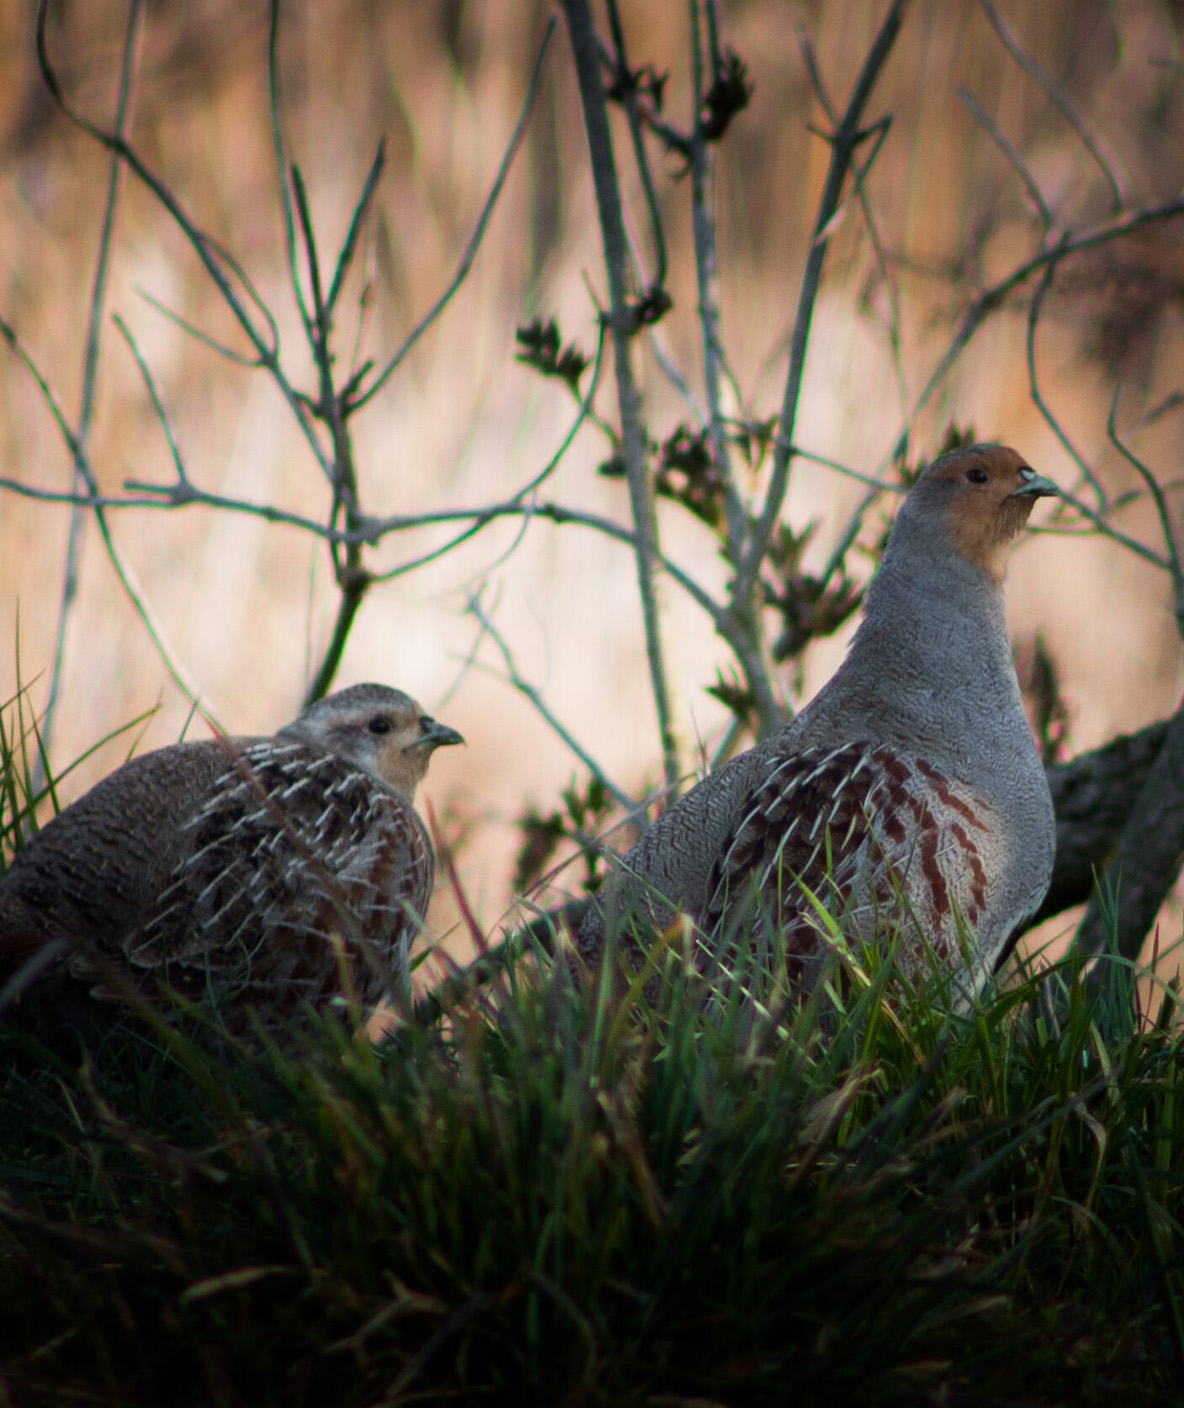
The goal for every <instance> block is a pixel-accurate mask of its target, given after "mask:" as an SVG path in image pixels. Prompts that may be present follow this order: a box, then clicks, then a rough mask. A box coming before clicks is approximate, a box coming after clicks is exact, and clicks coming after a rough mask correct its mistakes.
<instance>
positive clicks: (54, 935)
mask: <svg viewBox="0 0 1184 1408" xmlns="http://www.w3.org/2000/svg"><path fill="white" fill-rule="evenodd" d="M230 746H231V745H230V744H228V743H227V742H225V741H214V740H203V741H200V742H193V743H177V744H173V745H172V746H171V747H167V748H161V749H158V750H157V751H156V752H154V753H146V754H144V755H143V756H142V757H139V758H133V759H132V760H131V761H130V762H127V763H125V764H124V765H123V766H122V767H121V768H119V769H117V770H116V771H115V772H113V773H111V774H110V775H109V776H108V777H105V778H103V780H102V781H101V782H99V783H98V784H97V785H96V786H95V787H93V788H92V789H91V790H90V791H89V792H87V793H86V795H85V796H83V797H80V798H79V799H78V801H76V802H75V803H74V804H73V805H72V806H70V807H68V808H67V809H66V810H65V811H63V812H62V814H61V815H60V816H58V817H55V818H54V819H53V820H52V821H50V822H47V823H46V825H45V826H43V827H42V828H41V830H40V831H38V832H37V833H36V834H35V835H34V836H32V837H30V839H29V841H28V842H27V843H26V845H25V846H24V847H23V848H22V849H21V850H20V851H18V853H17V854H16V856H15V857H14V858H13V861H12V863H11V864H10V866H9V868H8V872H7V874H6V875H5V877H4V882H3V884H2V885H0V970H3V969H4V968H5V967H7V966H11V965H13V964H15V963H19V961H20V960H21V959H22V958H23V957H24V956H26V955H28V954H30V953H33V952H35V951H36V950H37V949H39V948H41V947H42V945H44V944H47V943H51V942H52V941H54V940H55V939H56V940H65V941H66V942H70V943H82V944H84V945H86V946H89V947H91V948H93V949H95V950H97V951H98V952H99V953H105V954H108V955H111V956H115V955H118V954H119V953H120V952H121V945H122V941H123V939H124V938H125V937H126V935H127V934H128V933H129V932H130V931H131V930H133V929H135V928H136V927H137V926H138V925H139V924H140V922H141V920H142V918H143V915H144V911H145V907H146V906H147V905H148V904H149V903H151V901H152V899H153V898H154V897H155V895H156V893H157V891H158V890H159V889H160V888H161V887H162V886H163V885H165V884H167V883H168V878H169V876H170V874H171V872H172V870H173V867H174V865H175V864H176V860H177V851H178V848H179V845H180V837H179V832H178V827H177V816H178V815H184V814H185V811H186V810H187V808H188V807H189V806H190V805H191V804H192V798H193V797H194V796H198V797H200V796H202V795H204V793H205V792H206V790H207V788H209V787H210V786H211V785H212V784H213V782H214V780H215V779H216V778H217V777H218V775H219V774H220V773H221V772H223V771H224V770H225V768H226V766H227V749H228V748H229V747H230Z"/></svg>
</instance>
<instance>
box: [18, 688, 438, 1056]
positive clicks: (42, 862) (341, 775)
mask: <svg viewBox="0 0 1184 1408" xmlns="http://www.w3.org/2000/svg"><path fill="white" fill-rule="evenodd" d="M461 742H463V739H462V738H461V736H460V734H459V733H457V732H456V730H455V729H451V728H448V727H447V726H446V725H444V724H440V723H437V722H436V721H435V720H434V719H432V718H430V717H428V716H427V715H426V714H425V713H424V712H423V711H422V710H421V709H420V707H419V706H418V705H417V704H416V702H415V701H414V700H413V699H411V698H410V697H409V696H408V695H406V694H403V693H402V692H401V691H399V690H396V689H389V688H387V687H386V686H383V685H376V684H364V685H356V686H354V687H352V688H350V689H345V690H342V691H340V692H339V693H337V694H334V695H331V696H329V697H328V698H326V699H322V700H320V701H319V702H318V703H316V704H313V705H312V706H311V707H310V708H309V709H307V710H306V711H305V712H304V713H303V714H301V716H300V717H299V718H298V719H296V720H295V721H294V722H293V723H291V724H289V725H287V726H286V727H285V728H282V729H280V730H279V732H278V733H276V734H275V735H274V736H273V737H271V738H233V739H231V738H217V739H211V740H206V741H200V742H191V743H179V744H174V745H173V746H171V747H167V748H162V749H160V750H158V751H157V752H153V753H148V754H145V755H144V756H143V757H140V758H135V759H133V760H132V761H131V762H129V763H126V764H124V766H123V767H121V768H119V769H118V770H117V771H116V772H114V773H112V774H111V775H110V776H109V777H107V778H105V779H104V780H103V781H102V782H100V783H99V784H98V785H97V786H96V787H94V788H93V789H92V790H91V791H90V792H88V793H87V794H86V795H85V796H83V797H82V798H80V799H79V800H78V801H77V802H75V803H74V804H73V805H72V806H70V807H68V808H67V809H66V810H65V811H63V812H62V813H61V814H60V815H59V816H58V817H56V818H55V819H54V820H53V821H51V822H49V823H48V824H47V825H46V826H45V827H43V828H42V829H41V830H40V831H39V832H38V833H37V834H36V835H35V836H34V837H33V838H32V839H31V840H30V841H29V843H28V844H27V845H26V846H25V847H24V848H23V849H22V850H21V851H20V852H19V853H18V854H17V855H16V857H15V858H14V860H13V861H12V864H11V865H10V866H9V869H8V872H7V875H6V876H5V878H4V881H3V883H2V884H0V977H3V976H4V975H5V974H6V973H7V974H8V975H11V974H12V972H13V970H15V969H17V968H18V967H20V966H21V965H22V964H25V965H27V971H28V972H30V973H35V974H36V975H37V976H36V977H34V978H32V979H31V981H30V982H29V984H27V985H25V984H23V983H21V982H20V981H19V979H18V981H17V982H16V983H15V984H14V985H13V986H16V987H17V988H24V987H25V986H27V988H28V991H27V993H26V997H27V998H28V1000H29V1001H30V1002H33V1001H34V1000H35V999H37V998H38V997H39V996H40V997H42V998H43V999H44V1002H43V1004H42V1007H43V1010H45V1011H46V1012H47V1013H49V1014H52V1012H53V1010H54V1008H55V1005H56V1007H57V1008H58V1009H59V1010H60V1011H62V1012H80V1013H85V1012H87V1010H88V1009H89V1006H90V1003H91V1001H92V1000H93V1001H94V1002H98V1003H104V1002H106V1003H110V1004H115V1003H116V1002H117V999H118V997H119V996H120V993H121V992H124V993H126V992H127V991H129V990H136V991H138V992H140V993H141V994H143V995H144V996H146V997H148V998H149V999H152V1000H155V999H164V998H167V996H168V995H169V994H170V993H179V994H181V995H182V996H184V997H187V998H190V999H196V1000H208V1001H209V1002H211V1003H212V1004H214V1005H215V1006H217V1008H218V1011H219V1015H220V1017H221V1019H222V1020H223V1021H224V1022H225V1024H226V1025H227V1027H228V1028H229V1029H230V1030H232V1031H235V1030H245V1029H246V1028H247V1027H248V1026H249V1022H250V1019H249V1017H248V1016H247V1013H248V1010H250V1009H253V1010H254V1011H255V1012H256V1014H257V1016H258V1018H259V1020H260V1021H262V1023H263V1024H264V1025H265V1026H267V1027H270V1028H272V1029H273V1030H275V1029H278V1028H280V1027H282V1026H283V1025H284V1024H286V1023H288V1022H289V1021H291V1020H293V1019H296V1018H298V1017H299V1016H300V1014H301V1013H302V1012H303V1011H304V1010H305V1004H310V1005H311V1006H312V1007H315V1008H321V1007H325V1006H328V1005H331V1004H333V1002H334V1001H335V1000H338V999H340V998H341V997H342V996H343V995H344V994H346V993H347V992H348V993H349V994H350V995H351V996H353V997H354V998H356V1000H357V1003H358V1004H359V1006H360V1007H362V1008H366V1007H368V1006H370V1005H372V1004H373V1003H374V1002H376V1001H377V1000H378V999H379V998H380V997H382V996H383V995H384V993H385V992H386V991H388V990H389V989H390V987H391V984H392V982H393V981H394V980H395V978H396V976H397V975H398V974H399V973H400V972H401V971H402V970H403V969H404V968H405V964H406V955H407V950H408V948H409V946H410V944H411V942H412V941H413V939H414V938H415V937H416V935H417V934H418V933H419V931H420V929H421V927H422V923H423V918H424V914H425V911H426V908H427V903H428V900H429V898H430V897H431V892H432V883H433V878H434V857H433V854H432V848H431V844H430V842H429V839H428V836H427V832H426V830H425V828H424V825H423V823H422V821H421V820H420V818H419V816H418V815H417V814H416V812H415V809H414V806H413V805H412V804H413V801H414V796H415V790H416V787H417V785H418V784H419V782H420V781H421V780H422V779H423V777H424V775H425V773H426V771H427V767H428V763H429V761H430V759H431V755H432V753H433V752H434V750H435V749H436V748H438V747H441V746H446V745H449V744H454V743H461ZM22 1000H24V999H22ZM2 1016H3V1014H2V1013H0V1018H2ZM64 1020H66V1021H67V1022H68V1021H69V1020H71V1019H70V1018H69V1017H66V1018H65V1019H64Z"/></svg>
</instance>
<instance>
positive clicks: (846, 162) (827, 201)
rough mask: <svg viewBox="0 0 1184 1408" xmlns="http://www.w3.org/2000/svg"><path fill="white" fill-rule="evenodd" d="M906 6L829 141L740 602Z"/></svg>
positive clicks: (894, 12)
mask: <svg viewBox="0 0 1184 1408" xmlns="http://www.w3.org/2000/svg"><path fill="white" fill-rule="evenodd" d="M907 5H908V0H893V4H892V6H891V8H890V9H889V11H888V14H887V16H886V17H885V19H884V23H883V24H882V25H881V26H880V31H879V33H878V34H877V35H876V38H875V41H874V42H873V44H872V47H871V49H870V50H869V51H868V55H867V58H866V59H865V60H864V63H863V68H862V70H861V71H860V74H859V77H858V79H857V80H856V83H855V88H854V90H853V91H852V94H851V99H850V101H849V102H848V104H847V109H846V111H845V112H844V114H843V118H842V121H841V122H840V123H839V125H838V127H837V128H836V129H835V132H834V134H833V135H832V137H831V139H830V141H831V159H830V169H829V170H828V171H827V175H826V183H825V185H824V187H823V191H822V197H821V199H820V201H819V203H818V214H817V217H816V218H815V221H814V234H813V238H812V239H811V242H810V253H809V255H808V256H807V259H806V267H805V270H804V272H803V274H802V287H801V292H800V294H799V295H798V306H797V316H796V317H795V319H794V326H793V334H792V336H791V338H790V351H789V371H788V374H787V376H786V381H785V394H784V397H783V398H782V403H781V416H780V421H779V428H778V436H777V441H776V444H775V446H774V450H773V472H772V475H771V476H770V480H769V488H768V491H767V493H766V495H765V504H764V508H763V509H762V510H761V515H760V518H759V519H758V521H757V524H756V527H755V528H754V530H753V532H752V536H751V540H750V542H749V546H748V551H747V553H746V555H745V558H744V562H743V565H742V567H741V570H740V572H739V573H738V574H737V582H736V588H735V596H736V599H737V600H740V601H743V600H746V599H747V598H748V596H749V594H750V593H751V592H752V590H753V587H754V586H755V584H756V579H757V575H758V574H759V572H760V569H761V563H762V562H763V561H764V558H765V553H766V552H767V551H768V547H769V541H770V539H771V538H772V536H773V528H774V525H775V524H776V522H777V517H778V515H779V514H780V512H781V505H782V503H783V502H784V499H785V492H786V489H787V488H788V486H789V465H790V447H791V446H792V444H793V433H794V426H795V424H796V421H797V412H798V402H799V400H800V397H801V391H802V381H803V378H804V375H805V369H806V350H807V347H808V346H809V341H810V326H811V323H812V321H813V317H814V307H815V304H816V303H817V301H818V294H819V291H820V289H821V285H822V266H823V263H824V261H825V259H826V251H827V248H828V246H829V243H830V231H831V229H832V221H833V219H834V216H835V214H836V212H837V211H838V208H839V202H840V200H841V198H842V194H843V185H844V183H845V181H846V177H847V172H848V170H849V168H850V166H851V163H852V161H853V159H854V156H855V152H856V149H857V148H858V146H859V144H860V143H861V142H862V141H863V140H864V139H865V137H866V133H864V132H863V131H862V130H861V127H860V124H861V122H862V120H863V110H864V108H865V107H866V106H867V103H868V100H869V99H870V97H871V95H872V90H873V89H874V87H875V85H876V82H877V80H878V79H879V76H880V73H881V71H882V69H883V67H884V64H885V62H886V61H887V59H888V55H889V53H890V52H891V50H892V45H893V44H894V43H895V41H896V37H897V35H898V34H899V33H900V27H901V24H902V23H903V20H904V13H905V10H906V8H907Z"/></svg>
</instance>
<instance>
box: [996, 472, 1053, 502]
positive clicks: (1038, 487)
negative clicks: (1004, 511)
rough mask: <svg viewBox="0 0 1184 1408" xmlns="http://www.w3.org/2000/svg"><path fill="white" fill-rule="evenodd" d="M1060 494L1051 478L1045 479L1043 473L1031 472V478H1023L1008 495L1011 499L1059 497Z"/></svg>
mask: <svg viewBox="0 0 1184 1408" xmlns="http://www.w3.org/2000/svg"><path fill="white" fill-rule="evenodd" d="M1060 496H1061V491H1060V489H1058V488H1057V486H1056V485H1055V484H1054V483H1053V482H1052V480H1051V479H1046V478H1045V477H1044V475H1043V474H1033V475H1032V477H1031V479H1028V480H1025V482H1024V483H1023V484H1021V485H1020V487H1019V488H1018V489H1013V490H1012V492H1011V493H1010V494H1009V495H1008V497H1009V498H1012V499H1043V498H1058V499H1059V498H1060Z"/></svg>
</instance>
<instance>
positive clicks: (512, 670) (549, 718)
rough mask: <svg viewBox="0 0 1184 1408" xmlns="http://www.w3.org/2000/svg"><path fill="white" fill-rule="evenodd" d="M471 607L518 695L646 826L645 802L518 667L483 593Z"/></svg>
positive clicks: (622, 804)
mask: <svg viewBox="0 0 1184 1408" xmlns="http://www.w3.org/2000/svg"><path fill="white" fill-rule="evenodd" d="M468 610H469V611H470V613H471V614H472V615H473V617H474V619H475V620H476V621H477V623H478V625H480V627H481V629H482V631H483V632H484V633H485V634H486V635H487V636H488V637H489V639H490V640H491V641H493V643H494V645H495V646H497V649H498V653H499V654H500V655H501V657H502V660H503V661H504V662H505V666H506V677H507V679H508V680H509V682H510V683H511V684H512V685H513V686H514V688H515V689H516V690H517V691H518V693H519V694H522V695H524V696H525V697H526V698H527V699H529V700H530V703H531V705H532V706H533V708H534V710H535V712H536V713H537V714H538V716H539V717H540V718H541V719H542V720H543V721H544V722H545V723H546V724H547V726H548V728H550V729H551V730H552V731H553V732H554V733H555V734H556V735H557V736H558V737H559V738H560V739H562V741H563V743H564V745H565V746H566V747H567V748H569V749H570V750H571V752H572V753H574V754H575V756H576V757H577V758H579V760H580V762H581V763H583V765H584V766H585V767H586V768H587V769H588V771H589V773H590V774H591V775H592V776H593V777H594V778H595V779H596V781H597V782H599V783H600V784H601V786H603V787H604V788H605V790H606V791H607V792H608V793H609V794H610V795H611V796H612V798H613V799H614V801H615V802H616V803H617V805H618V806H619V807H621V808H622V809H623V810H624V811H625V812H626V813H628V814H629V817H630V819H631V820H636V821H637V822H638V824H639V825H641V826H643V827H644V825H645V821H646V818H645V815H644V809H645V804H644V803H643V802H638V801H637V800H636V798H634V797H631V796H630V795H629V793H628V792H626V791H625V789H624V788H623V787H618V786H617V784H616V783H615V782H613V780H612V779H611V778H610V777H609V776H608V774H607V773H606V772H605V771H604V769H603V768H602V767H601V766H600V764H599V763H598V762H597V761H596V759H595V758H593V757H592V755H591V754H590V753H589V752H588V751H587V749H586V748H584V746H583V745H582V744H581V743H580V741H579V740H578V739H577V738H576V737H575V735H574V734H573V733H572V732H571V731H570V730H569V729H568V728H567V727H566V726H565V725H564V724H563V723H561V722H560V720H559V719H558V718H557V717H556V715H555V714H554V713H553V712H552V711H551V708H550V706H549V705H548V703H547V701H546V700H545V699H544V698H543V696H542V695H541V694H540V693H539V691H538V690H537V689H536V688H535V686H534V685H532V684H531V683H530V681H529V680H527V679H525V678H524V677H523V676H522V675H521V674H520V673H519V671H518V666H517V665H516V664H515V662H514V656H513V654H512V653H511V651H510V647H509V645H508V644H507V643H506V638H505V637H504V636H503V635H502V633H501V632H500V631H499V630H498V628H497V627H496V626H495V625H494V623H493V620H492V618H491V617H490V616H489V614H488V613H487V612H486V610H485V607H484V606H483V605H482V602H481V594H480V592H474V593H473V595H472V596H470V597H469V602H468ZM635 813H636V814H637V815H636V816H635V815H634V814H635Z"/></svg>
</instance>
